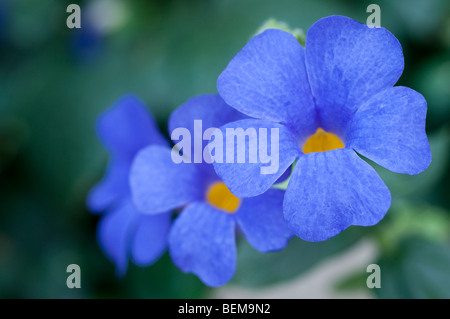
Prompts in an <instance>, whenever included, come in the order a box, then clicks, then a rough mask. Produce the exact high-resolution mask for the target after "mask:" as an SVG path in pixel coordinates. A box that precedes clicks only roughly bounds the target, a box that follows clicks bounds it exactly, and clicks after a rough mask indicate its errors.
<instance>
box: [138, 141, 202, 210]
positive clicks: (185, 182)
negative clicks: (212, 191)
mask: <svg viewBox="0 0 450 319" xmlns="http://www.w3.org/2000/svg"><path fill="white" fill-rule="evenodd" d="M171 152H172V150H171V149H170V148H168V147H163V146H157V145H152V146H149V147H147V148H145V149H143V150H142V151H140V152H139V153H138V155H137V156H136V158H135V160H134V162H133V165H132V168H131V172H130V185H131V193H132V197H133V200H134V203H135V204H136V206H137V208H138V209H139V211H141V212H143V213H148V214H152V213H162V212H166V211H168V210H171V209H174V208H178V207H181V206H183V205H185V204H187V203H189V202H192V201H195V200H201V199H203V197H204V192H205V187H206V185H205V181H204V180H203V179H202V174H201V171H199V170H198V168H197V167H196V165H192V164H188V163H183V162H182V163H179V164H176V163H175V162H174V161H173V159H172V156H171Z"/></svg>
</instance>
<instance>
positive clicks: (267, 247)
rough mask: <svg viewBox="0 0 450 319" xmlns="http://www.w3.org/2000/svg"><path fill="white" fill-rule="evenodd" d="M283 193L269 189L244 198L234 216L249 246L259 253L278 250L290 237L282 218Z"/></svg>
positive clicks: (284, 245) (290, 233) (290, 232)
mask: <svg viewBox="0 0 450 319" xmlns="http://www.w3.org/2000/svg"><path fill="white" fill-rule="evenodd" d="M283 198H284V191H282V190H278V189H269V190H268V191H267V192H265V193H264V194H262V195H260V196H256V197H250V198H245V199H243V200H242V203H241V207H239V210H238V211H237V212H236V214H235V216H236V219H237V223H238V225H239V226H240V228H241V230H242V231H243V233H244V234H245V237H246V238H247V240H248V241H249V242H250V244H251V245H252V246H253V247H255V248H256V249H258V250H259V251H261V252H268V251H274V250H280V249H283V248H284V247H286V245H287V243H288V241H289V239H290V238H291V237H292V231H291V230H290V229H289V227H288V224H287V223H286V221H285V219H284V216H283Z"/></svg>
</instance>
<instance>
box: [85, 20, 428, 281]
mask: <svg viewBox="0 0 450 319" xmlns="http://www.w3.org/2000/svg"><path fill="white" fill-rule="evenodd" d="M402 72H403V54H402V49H401V46H400V44H399V42H398V41H397V39H396V38H395V37H394V36H393V35H392V34H391V33H389V32H388V31H387V30H386V29H384V28H369V27H367V26H366V25H363V24H360V23H358V22H356V21H354V20H352V19H350V18H346V17H342V16H331V17H327V18H324V19H321V20H319V21H318V22H316V23H315V24H314V25H313V26H311V28H310V29H309V30H308V33H307V36H306V43H305V47H304V48H303V47H302V45H301V44H300V43H299V42H298V40H297V39H296V38H295V37H294V36H293V35H291V34H290V33H288V32H285V31H282V30H277V29H269V30H266V31H264V32H262V33H261V34H259V35H257V36H255V37H254V38H252V39H251V40H250V41H249V42H248V43H247V45H246V46H245V47H244V48H243V49H242V50H241V51H240V52H239V53H238V54H237V55H236V56H235V57H234V58H233V59H232V60H231V62H230V63H229V64H228V66H227V67H226V69H225V70H224V71H223V72H222V74H221V75H220V76H219V78H218V82H217V88H218V91H219V94H213V95H202V96H197V97H194V98H192V99H190V100H188V101H187V102H186V103H184V104H183V105H181V106H180V107H179V108H178V109H177V110H175V111H174V112H173V113H172V115H171V116H170V119H169V123H168V126H169V133H170V135H171V137H172V139H173V140H176V139H178V138H179V136H177V134H174V133H175V132H176V130H177V129H178V128H184V129H186V130H187V131H188V132H191V133H192V135H195V134H196V133H200V136H202V137H203V136H207V137H208V138H206V139H200V140H196V141H194V143H193V144H194V145H192V144H183V145H184V146H183V147H182V148H177V147H178V146H179V145H181V144H176V145H175V147H170V146H169V142H168V141H165V140H164V138H163V137H162V135H161V134H160V133H159V131H158V129H157V127H156V125H155V123H154V121H153V119H152V118H151V116H150V115H149V114H148V113H147V112H146V111H145V108H144V107H143V106H142V103H141V102H139V101H138V100H137V99H136V98H133V97H125V98H123V99H122V100H120V101H119V102H118V103H117V104H116V105H114V106H113V107H112V108H111V109H110V110H108V111H107V112H106V113H105V114H104V115H102V116H101V117H100V119H99V122H98V135H99V137H100V139H101V140H102V141H103V143H104V144H105V146H106V147H107V148H108V150H109V151H110V153H111V162H110V165H109V168H108V172H107V174H106V176H105V178H104V180H103V181H102V182H100V184H99V185H97V186H96V187H95V188H94V189H93V190H92V192H91V193H90V196H89V199H88V205H89V207H90V209H91V210H92V211H103V212H104V216H103V217H102V219H101V221H100V225H99V231H98V234H99V241H100V244H101V246H102V247H103V249H104V250H105V253H106V254H107V255H108V256H109V257H110V258H111V259H112V260H113V261H114V262H115V263H116V265H117V269H118V271H119V272H120V273H124V271H125V270H126V266H127V263H128V258H129V257H131V258H132V260H133V261H134V262H135V263H136V264H138V265H145V264H150V263H152V262H154V261H155V260H156V259H157V258H158V257H159V256H160V255H161V253H162V252H163V251H164V250H165V248H166V246H167V247H168V249H169V253H170V256H171V257H172V260H173V262H174V263H175V264H176V265H177V266H178V267H179V268H180V269H181V270H182V271H184V272H192V273H194V274H196V275H197V276H198V277H199V278H200V279H201V280H202V281H203V282H204V283H205V284H207V285H209V286H220V285H223V284H225V283H226V282H228V281H229V280H230V279H231V278H232V276H233V274H234V272H235V268H236V243H235V237H236V235H239V234H243V235H244V236H245V237H246V238H247V240H248V241H249V242H250V244H251V245H252V246H254V247H255V248H256V249H257V250H259V251H261V252H269V251H275V250H280V249H283V248H284V247H285V246H286V245H287V243H288V241H289V239H290V238H291V237H292V236H293V235H296V236H298V237H300V238H302V239H304V240H307V241H322V240H326V239H328V238H331V237H333V236H335V235H337V234H338V233H340V232H342V231H343V230H345V229H346V228H347V227H349V226H351V225H359V226H370V225H374V224H376V223H378V222H379V221H380V220H381V219H382V218H383V217H384V215H385V214H386V212H387V210H388V209H389V206H390V201H391V197H390V192H389V190H388V188H387V187H386V186H385V184H384V183H383V181H382V180H381V179H380V177H379V176H378V175H377V173H376V172H375V170H374V169H373V168H372V167H371V166H370V165H369V164H367V163H366V162H365V161H364V160H363V159H361V158H360V157H359V156H358V154H361V155H363V156H365V157H367V158H369V159H370V160H372V161H374V162H376V163H377V164H379V165H381V166H384V167H385V168H387V169H389V170H391V171H393V172H397V173H406V174H418V173H420V172H421V171H423V170H425V169H426V168H427V167H428V165H429V163H430V161H431V153H430V148H429V144H428V140H427V136H426V133H425V117H426V110H427V107H426V101H425V100H424V98H423V97H422V96H421V95H420V94H419V93H417V92H415V91H413V90H411V89H409V88H406V87H395V86H394V85H395V83H396V82H397V80H398V79H399V77H400V76H401V74H402ZM196 121H201V123H202V128H201V131H200V132H197V131H198V128H197V127H196V126H195V125H194V123H195V122H196ZM250 128H251V129H254V130H255V132H259V134H261V132H267V131H264V130H269V131H270V132H276V133H277V134H276V137H277V140H276V142H277V143H276V145H274V144H271V147H269V148H266V149H265V151H266V153H274V152H277V157H276V158H277V163H276V164H277V165H276V169H275V171H274V172H272V173H270V174H263V173H262V171H261V168H262V167H263V166H264V165H266V164H267V161H264V160H262V159H261V158H260V159H259V160H248V159H249V158H250V157H251V155H249V154H251V151H250V148H251V146H255V145H258V147H260V144H256V143H254V142H252V140H251V136H250V135H251V134H249V133H248V132H250V131H248V129H250ZM211 129H214V130H213V131H212V132H211ZM239 129H240V130H241V131H243V132H244V133H245V134H244V137H243V141H244V142H245V141H247V140H248V143H246V142H245V143H244V145H245V146H246V147H244V148H243V147H242V145H239V143H234V140H233V142H232V143H229V141H228V140H227V141H226V143H217V140H218V136H227V134H228V133H229V131H230V130H232V131H233V132H236V131H237V130H239ZM274 130H275V131H274ZM247 133H248V134H247ZM257 137H258V140H261V139H262V136H257ZM208 142H210V144H209V147H208V145H207V144H208ZM213 144H214V147H213V146H212V145H213ZM196 147H198V148H199V149H201V150H203V149H204V150H209V152H207V154H206V155H208V156H209V161H202V160H198V159H197V158H196V157H195V156H194V160H193V161H192V158H191V156H190V155H191V154H192V152H193V151H194V148H196ZM266 147H267V145H266ZM219 151H220V154H225V153H226V154H227V157H226V159H227V160H223V158H222V160H211V159H215V158H217V152H219ZM230 151H231V154H233V155H232V156H230V157H228V154H229V152H230ZM260 151H261V150H260ZM242 153H243V156H242V159H243V161H239V157H240V155H242ZM175 155H176V156H178V158H179V159H181V160H177V161H174V156H175ZM196 155H197V154H196ZM278 155H279V156H278ZM255 158H256V157H255ZM228 159H231V160H228ZM286 177H289V179H288V180H286V183H287V188H286V190H285V191H284V190H281V189H279V188H275V187H274V185H275V184H277V183H278V182H279V181H280V180H283V179H286ZM171 213H176V214H175V215H174V216H175V218H174V219H173V220H172V217H171ZM237 230H238V233H236V231H237Z"/></svg>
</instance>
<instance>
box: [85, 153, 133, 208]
mask: <svg viewBox="0 0 450 319" xmlns="http://www.w3.org/2000/svg"><path fill="white" fill-rule="evenodd" d="M129 171H130V163H128V162H126V161H123V160H122V161H113V162H111V163H110V164H109V165H108V169H107V171H106V174H105V176H104V177H103V179H102V180H101V181H100V182H99V183H98V184H97V185H95V186H94V187H93V188H92V190H91V191H90V192H89V195H88V198H87V206H88V208H89V210H90V211H92V212H94V213H100V212H104V211H105V210H106V209H107V208H108V207H111V206H113V205H114V203H117V202H119V201H121V200H122V199H123V198H124V197H126V196H128V194H129V193H130V187H129V185H128V173H129Z"/></svg>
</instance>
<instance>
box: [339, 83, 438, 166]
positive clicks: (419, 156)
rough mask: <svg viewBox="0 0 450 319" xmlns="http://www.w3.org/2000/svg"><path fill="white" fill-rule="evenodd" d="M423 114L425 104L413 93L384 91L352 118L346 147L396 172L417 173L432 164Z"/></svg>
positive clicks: (402, 89)
mask: <svg viewBox="0 0 450 319" xmlns="http://www.w3.org/2000/svg"><path fill="white" fill-rule="evenodd" d="M426 113H427V102H426V101H425V99H424V98H423V96H422V95H421V94H419V93H417V92H416V91H414V90H411V89H409V88H406V87H393V88H388V89H385V90H383V91H381V92H380V93H378V94H376V95H375V96H373V97H372V98H370V99H369V100H368V101H366V102H365V103H363V105H362V106H361V107H360V108H359V109H358V111H357V112H356V113H355V115H354V116H353V119H352V121H351V123H350V125H349V128H348V130H347V137H346V140H347V147H351V148H353V149H354V150H356V151H357V152H358V153H360V154H362V155H364V156H366V157H367V158H369V159H371V160H373V161H374V162H376V163H378V164H379V165H381V166H384V167H386V168H387V169H390V170H391V171H394V172H396V173H406V174H418V173H420V172H422V171H424V170H425V169H426V168H427V167H428V165H429V164H430V162H431V151H430V145H429V143H428V138H427V135H426V132H425V119H426Z"/></svg>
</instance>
